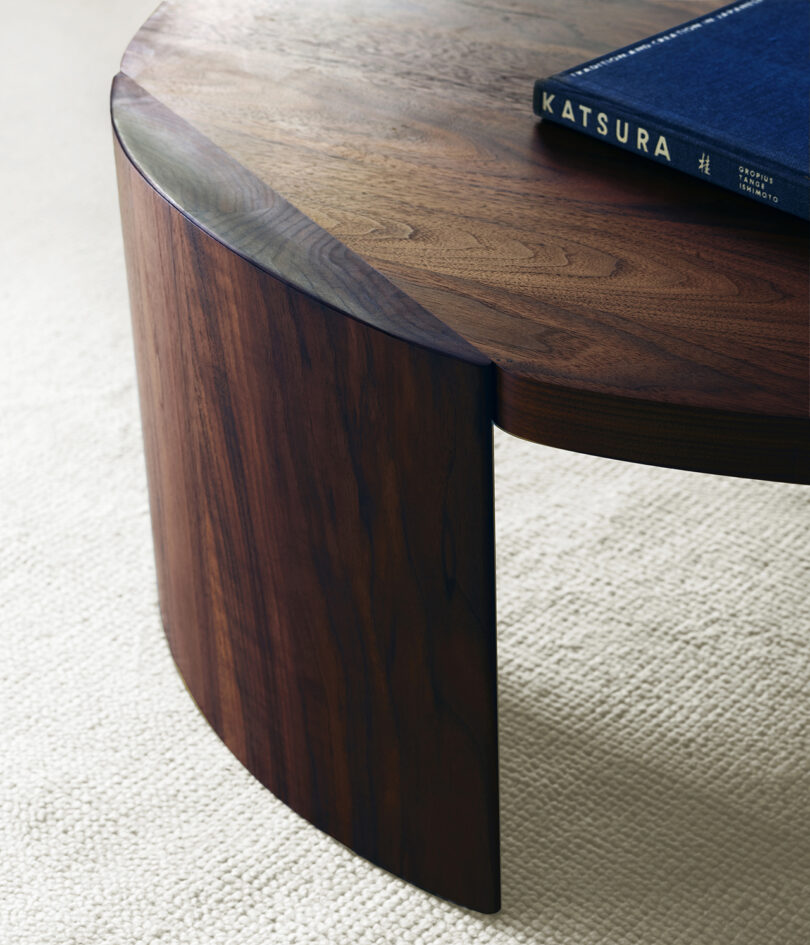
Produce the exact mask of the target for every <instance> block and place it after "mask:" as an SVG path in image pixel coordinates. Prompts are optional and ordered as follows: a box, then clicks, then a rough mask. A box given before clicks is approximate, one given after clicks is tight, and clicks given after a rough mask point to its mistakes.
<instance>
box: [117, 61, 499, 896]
mask: <svg viewBox="0 0 810 945" xmlns="http://www.w3.org/2000/svg"><path fill="white" fill-rule="evenodd" d="M113 116H114V123H115V127H116V130H117V132H118V135H119V136H120V137H117V139H116V160H117V165H118V175H119V185H120V202H121V208H122V218H123V224H124V236H125V245H126V251H127V265H128V278H129V286H130V298H131V306H132V315H133V326H134V335H135V346H136V355H137V364H138V378H139V390H140V397H141V413H142V418H143V427H144V439H145V446H146V459H147V471H148V478H149V489H150V498H151V509H152V522H153V531H154V537H155V548H156V557H157V572H158V586H159V591H160V601H161V611H162V616H163V622H164V626H165V628H166V633H167V636H168V639H169V642H170V645H171V649H172V653H173V655H174V658H175V660H176V662H177V665H178V667H179V669H180V672H181V673H182V675H183V678H184V679H185V681H186V683H187V685H188V688H189V690H190V692H191V694H192V695H193V697H194V699H195V700H196V702H197V704H198V705H199V707H200V709H201V710H202V712H203V713H204V714H205V716H206V717H207V719H208V720H209V721H210V723H211V725H212V726H213V727H214V729H215V730H216V731H217V733H218V734H219V735H220V736H221V738H222V739H223V740H224V742H225V743H226V744H227V745H228V747H229V748H230V749H231V750H232V751H233V752H234V753H235V754H236V756H237V757H238V758H239V759H240V760H241V761H242V762H243V763H244V764H245V765H246V766H247V768H248V769H249V770H250V771H251V772H253V773H254V774H255V775H256V777H258V778H259V779H260V780H261V781H262V782H263V783H264V784H265V785H267V786H268V787H269V788H270V789H271V790H272V791H273V792H274V793H275V794H276V795H277V796H278V797H280V798H281V799H282V800H284V801H285V802H286V803H287V804H289V805H290V806H291V807H292V808H293V809H294V810H296V811H297V812H298V813H300V814H301V815H303V816H304V817H306V818H307V819H308V820H310V821H311V822H312V823H313V824H315V825H316V826H318V827H320V828H321V829H323V830H325V831H327V832H328V833H329V834H331V835H332V836H333V837H335V838H337V839H338V840H340V841H341V842H343V843H344V844H347V845H348V846H350V847H351V848H352V849H353V850H355V851H357V852H358V853H361V854H362V855H363V856H365V857H367V858H368V859H369V860H371V861H373V862H374V863H377V864H379V865H381V866H383V867H385V868H387V869H389V870H391V871H393V872H395V873H397V874H398V875H400V876H402V877H404V878H405V879H407V880H409V881H411V882H413V883H416V884H417V885H419V886H422V887H423V888H425V889H428V890H430V891H431V892H433V893H436V894H437V895H440V896H443V897H445V898H448V899H450V900H453V901H455V902H459V903H462V904H463V905H466V906H469V907H472V908H475V909H478V910H480V911H484V912H492V911H495V910H497V909H498V907H499V889H500V887H499V883H500V879H499V835H498V768H497V757H498V756H497V738H496V682H495V596H494V593H495V592H494V545H493V542H494V537H493V513H492V421H491V408H492V402H493V394H492V371H491V369H490V366H489V365H488V364H487V362H486V361H485V360H484V359H482V358H481V357H480V355H478V354H477V352H475V351H474V350H472V349H471V348H469V346H467V345H466V344H464V343H463V342H460V341H458V343H457V340H455V339H453V338H452V336H449V335H448V334H447V333H446V332H442V331H440V330H438V329H436V326H435V325H433V323H432V321H431V320H430V318H429V316H426V315H423V313H421V312H420V311H419V309H418V307H417V308H414V307H413V306H412V305H411V303H410V302H409V301H408V300H403V299H402V298H401V297H400V293H398V292H397V290H395V289H394V288H393V287H391V292H390V294H386V293H387V292H388V290H387V289H386V286H385V284H384V282H383V281H382V280H381V277H380V280H381V281H379V282H378V283H377V287H378V289H379V290H380V291H381V292H382V293H383V295H382V298H381V299H380V300H377V301H379V302H380V303H381V304H390V305H391V306H392V309H394V310H395V311H398V309H397V308H396V306H397V305H400V306H403V307H404V308H403V310H404V311H405V314H406V315H407V314H408V313H410V316H411V317H412V320H411V322H409V323H408V325H409V327H408V328H407V329H406V334H407V335H409V337H407V338H406V339H405V340H403V339H401V338H397V337H393V336H392V334H391V333H388V332H386V331H385V325H384V321H385V319H386V318H387V317H388V316H387V314H386V312H385V311H384V310H383V309H382V308H379V307H377V303H376V301H375V300H373V299H371V300H368V302H367V307H368V309H369V311H368V312H367V313H366V316H367V317H366V318H365V319H361V318H360V317H347V316H346V314H345V313H344V312H342V311H340V310H338V309H336V308H334V307H333V306H330V305H328V304H326V303H325V302H323V301H320V300H318V299H316V298H315V297H313V295H312V294H311V292H310V291H305V290H302V289H300V288H296V287H294V286H293V285H291V284H290V283H289V282H285V281H282V279H281V278H279V276H278V275H277V274H272V273H271V272H270V271H269V269H268V268H265V267H261V266H259V265H255V264H254V263H252V262H249V261H248V260H246V259H245V258H243V257H242V256H241V255H239V254H238V253H236V252H234V251H233V250H232V248H231V247H229V246H226V245H224V244H223V243H222V242H220V241H218V240H216V239H214V238H213V237H212V236H210V235H209V234H208V233H206V232H205V231H204V229H203V228H202V226H201V225H198V224H197V223H195V222H192V221H191V220H190V219H189V218H188V217H187V216H186V215H184V214H183V213H181V212H180V210H179V209H178V208H177V207H176V206H174V205H173V204H172V203H171V202H170V200H169V199H167V197H164V196H163V195H162V194H161V193H159V192H158V190H157V189H156V187H155V186H154V184H153V180H154V181H160V182H161V183H162V184H163V189H164V190H167V191H170V192H171V193H172V194H174V196H175V197H177V196H178V195H184V196H185V198H187V199H188V200H193V201H194V208H195V213H196V214H197V215H198V216H199V218H200V219H201V220H202V221H207V222H208V223H209V224H211V222H212V221H213V220H215V219H216V215H217V214H218V213H220V214H224V216H225V217H226V218H227V221H226V220H222V221H220V223H221V225H222V226H223V227H226V228H229V230H228V231H229V232H230V233H231V235H232V236H233V238H234V239H237V240H238V233H239V231H240V230H241V228H242V227H243V226H245V225H246V222H245V221H246V220H247V221H248V222H249V221H250V220H251V219H254V220H255V219H259V220H261V221H262V224H263V226H264V228H265V230H266V240H265V243H264V244H263V245H264V247H265V248H267V247H268V246H269V247H272V250H273V251H272V252H271V253H270V255H269V256H268V260H267V261H268V265H271V264H275V263H278V264H279V265H281V266H282V267H283V268H287V267H288V264H289V265H290V266H291V265H292V264H291V263H290V260H293V261H295V260H297V261H298V262H300V261H301V260H302V259H304V258H306V257H307V255H308V258H309V260H310V268H312V269H315V268H316V267H317V266H319V265H320V266H323V267H325V268H326V270H328V269H329V267H330V266H335V267H336V269H335V272H332V273H331V274H330V272H328V271H326V272H321V273H320V274H319V275H318V276H317V277H316V283H317V286H319V287H321V288H323V286H324V285H326V286H330V285H331V286H332V287H333V288H334V291H336V292H337V291H339V289H340V278H341V272H344V276H345V275H346V272H345V271H344V268H343V267H347V266H348V271H350V272H351V273H353V274H354V276H356V277H358V278H359V277H360V276H362V275H363V273H364V269H363V264H362V263H361V262H360V261H353V260H351V259H350V258H347V257H346V256H342V255H340V254H338V256H337V257H335V258H333V257H331V255H330V252H329V249H330V247H332V249H335V250H336V251H337V248H336V247H334V246H332V243H333V242H334V241H333V240H332V238H331V237H328V235H326V234H321V238H319V237H318V233H317V232H316V230H315V229H313V227H312V225H311V223H310V221H307V220H306V219H305V218H302V217H301V215H300V214H298V213H297V212H295V211H294V210H293V209H292V208H290V207H289V206H287V205H284V204H283V203H279V202H278V201H277V200H276V199H275V198H274V197H273V195H272V194H270V193H269V192H268V191H266V189H265V188H263V187H262V185H261V183H260V182H259V181H255V180H253V181H251V178H250V176H249V175H246V172H244V171H243V169H242V168H240V167H239V166H238V165H235V164H233V162H230V163H229V162H228V159H227V157H226V156H225V155H222V154H219V153H218V154H215V155H214V156H213V157H214V158H215V159H213V160H212V152H211V150H210V145H209V143H208V142H206V141H205V139H203V138H202V137H201V136H199V135H196V134H195V133H194V132H193V129H189V128H186V127H184V126H182V123H178V121H177V119H176V118H175V116H173V115H172V114H171V113H170V112H168V111H166V110H165V109H163V108H162V107H161V106H159V105H158V104H156V103H155V102H154V101H153V100H152V99H151V98H150V97H149V96H148V95H147V94H145V93H143V92H142V91H141V90H139V89H138V88H137V87H135V86H134V85H133V83H131V82H128V81H127V80H123V79H119V80H118V81H117V82H116V84H115V87H114V90H113ZM167 129H170V130H171V129H173V130H174V132H175V133H176V135H177V136H179V137H180V138H181V139H182V156H183V160H182V161H179V160H178V154H177V153H176V152H175V151H173V150H172V148H171V147H169V146H168V138H170V137H171V135H170V134H169V133H168V132H167ZM167 135H168V137H167ZM206 169H207V171H208V173H206ZM212 169H213V171H214V172H215V173H214V175H213V176H212V174H211V172H212ZM147 175H151V177H149V176H147ZM217 182H219V183H220V184H222V183H223V182H224V183H227V184H231V185H233V184H234V183H235V182H239V183H240V184H241V185H243V188H244V189H243V190H242V192H241V193H239V194H234V195H232V196H231V195H229V192H228V190H227V189H222V190H219V191H218V190H217V189H216V187H215V186H214V185H215V184H216V183H217ZM335 287H336V288H335ZM309 288H310V289H311V288H312V285H310V287H309ZM409 306H410V307H409ZM400 314H402V313H400ZM374 320H376V321H377V323H378V324H372V322H373V321H374ZM433 332H435V334H432V333H433ZM415 333H418V334H419V339H418V342H417V341H414V339H413V338H412V337H410V335H413V334H415ZM465 354H468V355H469V357H464V355H465ZM271 855H272V851H270V850H268V856H271Z"/></svg>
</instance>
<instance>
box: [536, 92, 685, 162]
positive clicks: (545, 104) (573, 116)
mask: <svg viewBox="0 0 810 945" xmlns="http://www.w3.org/2000/svg"><path fill="white" fill-rule="evenodd" d="M555 97H556V96H555V93H553V92H543V97H542V110H543V111H544V112H548V114H549V115H554V114H555V111H554V108H553V102H554V99H555ZM576 107H577V108H578V109H579V117H577V113H576V112H575V111H574V105H573V103H572V102H571V99H570V98H567V99H565V102H564V103H563V107H562V111H561V112H560V116H561V117H562V118H565V120H566V121H571V122H573V123H574V124H575V125H577V124H579V125H582V127H583V128H588V127H589V125H588V122H589V121H590V118H591V114H592V113H593V108H592V107H591V106H590V105H580V104H579V103H577V104H576ZM590 127H591V128H593V125H591V126H590ZM610 130H611V129H610V123H609V118H608V115H607V113H606V112H597V113H596V133H597V134H598V135H601V136H602V137H603V138H606V137H608V135H609V134H610ZM613 136H614V137H615V139H616V141H617V142H619V144H628V143H631V139H630V122H629V121H627V120H626V119H623V118H617V119H615V123H614V125H613ZM632 144H633V145H634V146H635V149H636V150H637V151H643V152H644V153H645V154H649V151H650V149H649V144H650V132H649V131H647V129H646V128H644V127H642V126H641V125H637V126H636V134H635V140H634V142H632ZM653 156H654V157H662V158H665V159H666V160H667V161H671V160H672V158H671V157H670V153H669V144H668V143H667V139H666V137H665V136H664V135H662V134H659V135H658V137H657V139H656V142H655V148H654V149H653Z"/></svg>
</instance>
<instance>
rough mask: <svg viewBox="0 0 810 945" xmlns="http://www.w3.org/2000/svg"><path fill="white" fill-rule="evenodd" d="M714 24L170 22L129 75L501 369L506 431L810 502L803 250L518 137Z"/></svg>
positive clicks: (443, 8)
mask: <svg viewBox="0 0 810 945" xmlns="http://www.w3.org/2000/svg"><path fill="white" fill-rule="evenodd" d="M719 5H720V3H719V0H705V2H704V0H701V2H697V3H696V2H671V3H659V2H644V0H623V2H615V3H609V4H599V5H594V4H593V3H590V2H588V0H570V2H562V0H540V2H537V0H531V2H530V0H504V2H497V3H489V2H470V0H434V2H431V3H430V4H427V3H406V2H404V0H365V2H364V3H363V4H362V5H359V6H358V5H357V4H352V3H348V2H331V0H310V2H308V3H306V4H301V3H292V2H286V0H275V2H265V0H263V2H261V3H259V2H258V0H252V2H250V0H249V2H240V3H239V4H236V3H233V4H223V3H221V2H219V0H217V2H216V3H214V2H213V0H203V2H194V3H191V2H188V0H177V2H174V3H172V4H167V5H164V6H163V7H161V8H160V9H159V10H158V11H157V13H156V14H155V15H154V17H153V18H152V19H151V20H150V21H149V22H148V23H147V24H146V25H145V26H144V28H143V29H142V30H141V31H140V32H139V34H138V35H137V37H136V38H135V39H134V41H133V43H132V44H131V46H130V47H129V49H128V51H127V54H126V56H125V57H124V61H123V64H122V69H123V71H124V72H125V73H126V74H128V75H129V76H132V77H133V78H136V79H137V81H138V83H139V84H140V85H142V86H143V87H144V88H145V89H147V90H148V91H150V92H151V93H152V94H153V95H154V96H156V98H158V99H159V100H160V101H161V102H163V103H165V104H166V105H167V106H169V107H170V108H171V110H172V111H173V112H175V113H176V114H178V115H179V116H181V117H183V118H184V119H186V120H188V121H189V122H190V123H191V124H192V125H193V126H194V127H195V128H196V129H197V130H198V131H200V132H201V133H202V134H204V135H205V136H206V137H208V138H210V139H211V141H213V142H214V143H215V144H216V145H218V146H220V147H222V148H223V149H224V150H225V151H226V152H227V153H228V155H230V156H231V157H232V158H233V159H234V160H236V161H237V162H238V163H240V164H241V165H243V166H244V167H245V168H247V169H248V170H250V171H251V172H253V173H254V174H255V175H256V177H258V178H259V179H260V180H261V181H263V182H264V184H265V185H266V186H268V187H269V188H270V189H271V190H272V191H274V192H276V193H278V194H282V195H283V196H284V198H286V199H287V200H289V201H290V202H291V203H292V204H293V205H294V206H295V207H296V208H297V209H298V210H300V211H302V212H303V213H304V214H306V216H307V217H308V218H310V219H311V220H312V221H314V223H316V224H317V225H318V226H320V227H321V228H322V229H323V230H325V231H327V232H328V233H330V234H331V235H332V236H334V237H335V238H336V239H337V240H338V241H339V242H340V243H342V244H345V246H346V247H348V248H349V250H351V251H352V252H353V253H355V254H356V255H357V256H358V257H360V258H362V259H363V260H364V261H365V262H366V263H367V264H369V265H370V266H371V267H373V269H374V270H376V271H378V272H379V273H380V274H382V276H384V277H385V279H386V280H387V282H388V283H393V284H394V285H396V286H397V287H398V288H399V289H400V290H401V291H402V292H403V293H404V295H406V296H407V297H408V298H410V299H411V300H412V302H413V303H416V304H418V306H419V307H420V308H421V309H422V310H423V311H426V312H430V313H431V314H432V315H433V316H435V318H436V319H437V320H438V321H439V322H440V323H442V324H443V325H445V326H447V327H448V328H449V329H451V330H452V331H453V332H455V333H456V334H457V335H460V336H461V337H463V338H464V339H465V340H466V341H467V342H469V343H470V344H472V345H474V346H475V347H476V348H477V349H478V350H479V351H480V352H481V353H482V354H483V355H484V356H485V357H486V358H489V359H491V360H492V361H493V362H494V364H495V370H496V374H497V376H498V388H497V390H498V393H497V401H498V404H497V418H498V422H499V423H500V424H501V425H503V426H504V428H505V429H507V430H510V431H511V432H514V433H516V434H518V435H520V436H525V437H528V438H531V439H536V440H538V441H540V442H545V443H549V444H551V445H558V446H564V447H566V448H569V449H580V450H583V451H591V452H600V453H602V454H603V455H608V456H620V457H621V458H624V459H632V460H637V461H641V462H650V463H659V464H664V465H675V466H680V467H683V468H692V469H699V470H706V471H711V472H722V473H729V474H735V475H746V476H760V477H767V478H775V479H786V480H792V481H808V480H809V479H810V459H809V458H808V443H810V380H809V378H810V369H809V368H808V351H809V350H810V329H809V328H808V308H810V304H809V302H808V283H807V260H808V247H807V228H806V225H805V224H803V223H802V221H799V220H795V219H794V218H792V217H790V216H788V215H786V214H782V213H780V212H779V211H776V210H773V209H770V208H768V207H764V206H761V205H758V204H756V203H755V202H754V201H751V200H747V199H746V198H743V197H739V196H737V195H735V194H731V193H728V192H724V191H722V190H720V189H719V188H714V187H712V186H711V185H709V184H706V183H703V182H701V181H698V180H694V179H692V178H689V177H687V176H685V175H680V174H676V173H673V172H670V171H668V170H667V169H666V168H662V167H658V166H656V165H654V164H653V163H652V162H647V161H644V160H643V159H635V158H634V156H633V155H629V154H627V153H625V152H622V151H619V150H617V149H612V148H610V147H609V146H607V145H604V144H602V143H600V142H597V141H592V140H589V139H587V138H584V136H581V135H577V134H576V133H575V132H572V131H569V130H567V129H564V128H556V127H553V126H552V127H546V126H544V125H542V124H539V125H538V123H537V122H536V120H535V119H534V117H533V116H532V114H531V104H530V102H531V85H532V81H533V79H534V78H535V77H537V76H540V75H544V74H548V73H551V72H554V71H556V70H558V69H562V68H565V67H567V66H571V65H573V64H575V63H577V62H580V61H582V60H583V59H585V58H587V57H590V56H593V55H596V54H598V53H600V52H603V51H606V50H609V49H612V48H615V47H616V46H619V45H623V44H626V43H629V42H632V41H633V40H636V39H639V38H642V37H643V36H646V35H649V34H650V33H652V32H655V31H657V30H661V29H665V28H667V27H669V26H672V25H674V24H676V23H679V22H681V21H683V20H684V19H687V18H690V17H693V16H696V15H698V14H699V13H701V12H703V11H705V10H708V9H712V8H714V7H717V6H719ZM583 409H585V410H586V411H587V412H586V413H584V414H583V412H582V411H583ZM629 427H632V431H631V434H632V435H628V428H629Z"/></svg>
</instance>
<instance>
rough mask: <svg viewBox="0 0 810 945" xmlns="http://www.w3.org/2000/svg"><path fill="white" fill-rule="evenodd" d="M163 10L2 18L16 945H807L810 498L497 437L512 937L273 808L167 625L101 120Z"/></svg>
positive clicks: (0, 478)
mask: <svg viewBox="0 0 810 945" xmlns="http://www.w3.org/2000/svg"><path fill="white" fill-rule="evenodd" d="M149 12H150V9H149V4H148V3H147V4H144V3H142V2H140V0H131V2H126V3H125V2H122V0H107V2H103V3H102V2H101V0H92V2H90V0H83V2H76V3H72V4H64V3H57V2H55V0H54V2H44V0H29V2H28V3H26V4H24V5H23V4H16V5H14V9H13V10H6V11H4V20H5V21H6V22H5V24H4V34H3V36H2V56H0V67H2V69H3V82H2V83H0V90H1V94H2V96H3V106H2V107H3V115H4V119H3V123H2V134H3V139H4V140H3V143H2V147H1V148H0V162H2V169H3V182H4V185H5V187H4V197H3V204H4V225H3V236H2V239H3V244H4V245H3V252H2V254H0V444H2V446H1V447H0V457H1V459H0V505H1V508H0V512H1V514H0V641H1V642H2V653H1V654H0V719H2V725H0V942H2V943H3V945H6V943H8V945H101V943H105V945H106V943H110V945H112V943H115V945H118V943H121V945H129V943H136V945H151V943H178V945H183V943H195V945H207V943H222V945H239V943H245V945H254V943H255V945H321V943H324V945H325V943H330V945H332V943H335V945H337V943H340V945H344V943H345V945H382V943H391V945H400V943H402V945H405V943H409V945H479V943H487V945H514V943H538V945H540V943H542V945H807V942H808V941H810V606H809V605H808V600H807V596H808V595H807V591H808V585H809V584H810V544H809V542H810V538H809V537H808V521H809V520H810V491H809V490H807V489H806V488H802V487H793V486H785V485H778V484H770V483H761V482H749V481H743V480H735V479H731V478H723V477H713V476H701V475H697V474H691V473H683V472H674V471H669V470H658V469H653V468H649V467H643V466H636V465H631V464H626V463H617V462H611V461H608V460H603V459H596V458H592V457H586V456H579V455H575V454H571V453H564V452H559V451H555V450H551V449H547V448H544V447H540V446H537V445H533V444H528V443H523V442H521V441H519V440H516V439H514V438H511V437H509V436H507V435H505V434H498V435H497V437H496V444H495V448H496V494H497V549H498V593H499V597H498V609H499V624H498V634H499V659H500V676H499V706H500V732H501V792H502V798H501V803H502V819H503V837H502V845H503V881H504V907H503V911H502V912H501V913H500V914H498V915H496V916H489V917H482V916H480V915H477V914H475V913H472V912H468V911H466V910H464V909H461V908H458V907H456V906H453V905H450V904H448V903H445V902H442V901H440V900H437V899H435V898H433V897H431V896H429V895H427V894H425V893H423V892H421V891H419V890H417V889H414V888H413V887H411V886H408V885H407V884H405V883H403V882H401V881H400V880H398V879H396V878H395V877H392V876H390V875H388V874H387V873H384V872H383V871H381V870H379V869H377V868H375V867H373V866H371V865H369V864H368V863H366V862H364V861H363V860H361V859H359V858H357V857H356V856H354V855H353V854H351V853H350V852H349V851H347V850H346V849H344V848H343V847H341V846H339V845H338V844H337V843H335V842H333V841H332V840H330V839H329V838H328V837H326V836H324V835H323V834H321V833H319V832H318V831H317V830H315V829H314V828H312V827H310V826H309V825H308V824H306V823H305V822H304V821H302V820H301V819H300V818H299V817H297V816H296V815H295V814H293V813H292V812H291V811H289V810H288V809H287V808H285V807H284V805H283V804H281V803H280V802H279V801H277V800H276V799H275V798H274V797H273V796H272V795H271V794H270V793H269V792H267V791H266V790H264V789H263V788H262V787H260V785H259V784H258V783H257V782H256V781H254V780H253V778H252V777H251V776H250V775H249V774H248V773H247V772H246V771H245V770H244V769H243V768H242V767H241V766H240V765H239V763H238V762H237V761H236V760H235V759H234V758H233V757H232V756H231V755H230V753H229V752H228V750H227V749H226V748H225V747H224V746H223V745H222V744H221V743H220V742H219V740H218V739H217V738H216V736H215V735H214V734H213V733H212V731H211V730H210V729H209V727H208V725H207V724H206V722H205V721H204V720H203V719H202V717H201V716H200V715H199V713H198V712H197V710H196V708H195V707H194V705H193V704H192V702H191V699H190V698H189V696H188V695H187V693H186V691H185V689H184V687H183V685H182V683H181V681H180V679H179V678H178V676H177V673H176V671H175V669H174V665H173V663H172V661H171V658H170V656H169V652H168V648H167V646H166V643H165V642H164V638H163V634H162V630H161V627H160V622H159V617H158V608H157V601H156V591H155V582H154V572H153V563H152V548H151V538H150V529H149V520H148V506H147V496H146V484H145V475H144V464H143V459H142V452H141V440H140V427H139V418H138V408H137V396H136V388H135V379H134V367H133V357H132V348H131V341H130V334H129V323H128V306H127V299H126V288H125V274H124V266H123V258H122V251H121V243H120V236H119V229H118V219H117V208H116V200H115V183H114V177H113V164H112V149H111V141H110V133H109V129H108V116H107V110H106V109H107V106H106V96H107V90H108V84H109V80H110V77H111V76H112V74H113V73H114V72H115V70H116V68H117V60H118V57H119V56H120V53H121V51H122V50H123V48H124V45H125V44H126V41H127V40H128V38H129V37H130V36H131V35H132V33H134V31H135V29H136V28H137V27H138V25H139V24H140V22H142V21H143V19H145V17H146V16H147V14H148V13H149Z"/></svg>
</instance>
